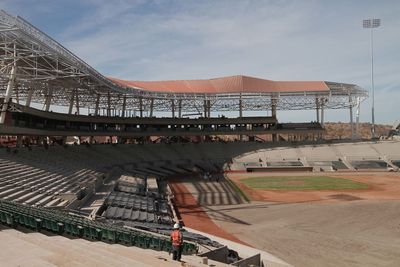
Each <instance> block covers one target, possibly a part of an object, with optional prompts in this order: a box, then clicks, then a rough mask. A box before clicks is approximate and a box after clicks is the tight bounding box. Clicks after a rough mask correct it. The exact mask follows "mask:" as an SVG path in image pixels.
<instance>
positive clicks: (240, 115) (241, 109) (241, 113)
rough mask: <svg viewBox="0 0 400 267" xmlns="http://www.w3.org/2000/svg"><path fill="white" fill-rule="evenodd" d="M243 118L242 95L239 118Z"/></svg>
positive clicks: (240, 97)
mask: <svg viewBox="0 0 400 267" xmlns="http://www.w3.org/2000/svg"><path fill="white" fill-rule="evenodd" d="M241 117H243V103H242V94H240V96H239V118H241Z"/></svg>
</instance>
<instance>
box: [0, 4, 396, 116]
mask: <svg viewBox="0 0 400 267" xmlns="http://www.w3.org/2000/svg"><path fill="white" fill-rule="evenodd" d="M0 8H2V9H4V10H6V11H7V12H9V13H11V14H13V15H20V16H22V17H24V18H25V19H27V20H28V21H30V22H31V23H32V24H33V25H35V26H37V27H38V28H40V29H41V30H42V31H44V32H46V33H47V34H49V35H50V36H51V37H53V38H54V39H56V40H57V41H59V42H60V43H62V44H63V45H64V46H65V47H67V48H68V49H70V50H71V51H72V52H74V53H75V54H76V55H78V56H79V57H80V58H82V59H83V60H85V61H86V62H87V63H89V64H90V65H91V66H93V67H94V68H96V69H97V70H99V71H100V72H101V73H103V74H104V75H106V76H115V77H119V78H123V79H131V80H168V79H202V78H204V79H205V78H213V77H219V76H230V75H237V74H243V75H250V76H256V77H260V78H266V79H272V80H326V81H338V82H347V83H355V84H358V85H360V86H361V87H364V88H365V89H368V90H370V88H371V85H370V84H371V82H370V43H369V31H368V30H366V29H363V28H362V23H361V21H362V20H363V19H365V18H370V17H376V18H380V19H382V27H380V28H378V29H377V30H376V31H375V32H374V37H375V39H374V44H375V51H374V52H375V88H376V90H375V103H376V107H375V109H376V121H377V122H379V123H392V122H393V121H394V120H395V119H398V118H400V112H399V111H400V109H399V103H400V73H399V72H400V16H399V14H400V1H385V0H381V1H367V0H365V1H361V0H359V1H356V0H353V1H351V0H347V1H338V0H336V1H329V0H325V1H322V0H321V1H308V0H305V1H261V0H258V1H246V0H240V1H239V0H238V1H234V0H227V1H222V0H221V1H217V0H215V1H189V0H186V1H183V0H182V1H123V0H121V1H112V0H109V1H101V0H98V1H97V0H78V1H75V0H70V1H57V0H53V1H50V0H31V1H27V0H25V1H24V0H3V1H2V2H0ZM370 110H371V101H370V99H369V100H366V101H365V102H364V103H363V105H362V110H361V121H369V120H370V117H371V113H370ZM314 113H315V112H296V113H293V112H291V113H285V112H281V113H278V116H279V114H281V115H280V116H281V118H279V117H278V118H279V119H281V120H284V121H299V120H300V121H301V120H315V115H314ZM294 114H295V116H296V117H293V116H294ZM348 118H349V115H348V111H338V110H329V111H327V112H326V120H327V121H348Z"/></svg>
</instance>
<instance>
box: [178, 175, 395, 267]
mask: <svg viewBox="0 0 400 267" xmlns="http://www.w3.org/2000/svg"><path fill="white" fill-rule="evenodd" d="M276 175H277V174H273V176H276ZM278 175H287V174H278ZM289 175H297V176H298V175H299V174H289ZM315 175H321V174H315ZM257 176H263V174H259V173H258V174H252V175H248V174H231V175H230V179H231V180H233V181H235V182H236V183H237V184H238V185H239V186H240V187H241V188H242V189H243V190H244V191H245V192H246V193H247V194H248V195H250V196H251V198H252V199H253V202H251V203H249V204H240V205H226V206H221V205H220V206H206V207H198V205H197V207H196V204H194V205H193V207H196V209H197V208H200V209H201V210H202V211H203V212H205V213H206V214H204V213H201V212H200V213H199V212H198V210H197V211H196V210H193V209H191V207H190V206H189V205H186V209H183V215H182V217H183V218H184V219H188V218H190V216H191V218H190V219H189V222H193V223H196V224H197V227H198V228H200V230H203V231H209V230H210V228H211V229H213V231H217V230H216V229H215V224H216V225H218V226H219V227H218V228H219V229H224V232H227V233H228V235H227V237H228V236H229V234H230V235H233V236H235V237H236V238H238V239H239V240H241V241H243V242H245V243H248V244H250V245H252V246H254V247H256V248H259V249H262V250H265V251H267V252H269V253H272V254H273V255H275V256H277V257H279V258H281V259H282V260H284V261H286V262H288V263H290V264H293V265H294V266H400V249H399V248H400V174H398V173H382V172H381V173H342V174H338V176H339V177H343V178H348V179H352V180H354V181H359V182H364V183H367V184H369V185H370V188H369V189H367V190H337V191H333V190H323V191H308V190H307V191H271V190H253V189H250V188H247V187H246V186H245V185H244V184H243V183H241V182H240V180H241V179H243V178H247V177H257ZM329 176H336V175H331V174H329ZM183 190H184V189H183ZM182 192H185V194H183V195H185V198H188V199H190V197H189V196H190V195H191V194H190V192H187V191H182ZM192 201H194V203H196V200H195V199H194V198H193V199H192ZM193 211H195V212H193ZM188 216H189V217H188ZM197 216H200V217H197ZM205 218H207V219H206V220H205ZM209 218H211V219H212V221H213V224H209V221H208V220H209ZM202 225H203V226H202ZM210 225H211V227H210Z"/></svg>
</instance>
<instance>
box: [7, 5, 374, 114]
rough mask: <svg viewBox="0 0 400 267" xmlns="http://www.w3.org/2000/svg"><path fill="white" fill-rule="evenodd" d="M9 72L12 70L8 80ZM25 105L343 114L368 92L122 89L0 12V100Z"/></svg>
mask: <svg viewBox="0 0 400 267" xmlns="http://www.w3.org/2000/svg"><path fill="white" fill-rule="evenodd" d="M13 67H15V68H16V72H15V75H14V76H13V75H12V72H13ZM10 79H14V82H13V87H14V88H13V90H12V94H11V95H10V96H11V97H12V98H13V100H14V101H16V102H19V103H24V101H25V102H26V103H27V105H29V104H30V103H31V102H36V103H42V104H44V106H47V110H48V106H50V104H51V105H58V106H67V107H68V106H69V107H70V111H71V107H72V106H76V107H77V109H78V110H79V107H81V108H88V109H92V110H97V112H98V113H99V114H101V112H100V111H101V110H103V111H107V112H109V113H107V114H108V115H109V114H111V112H110V111H111V110H112V111H113V113H112V114H121V110H124V111H125V112H124V113H123V115H125V114H126V113H127V111H135V112H140V114H141V115H142V113H145V112H147V114H150V115H151V114H153V111H163V112H167V111H168V112H171V110H174V111H175V113H176V114H178V112H179V115H181V114H184V113H197V114H203V112H205V110H207V112H208V114H210V112H212V111H218V112H221V111H239V110H241V111H245V110H246V111H266V110H271V109H274V110H309V109H317V110H318V109H321V108H326V109H343V108H350V109H351V108H352V107H354V106H357V105H359V103H360V102H362V101H363V100H364V99H365V98H366V97H367V96H368V94H367V92H366V91H365V90H364V89H362V88H360V87H358V86H357V85H353V84H344V83H334V82H327V85H328V87H329V88H330V90H329V91H321V92H297V93H290V92H288V93H235V94H198V93H193V94H189V93H158V92H149V91H146V90H142V89H140V88H131V87H129V88H125V87H122V86H120V85H118V84H116V83H114V82H113V81H111V80H109V79H108V78H106V77H105V76H103V75H102V74H100V73H99V72H98V71H96V70H95V69H94V68H92V67H91V66H89V65H88V64H87V63H85V62H84V61H83V60H81V59H80V58H78V57H77V56H75V55H74V54H73V53H71V52H70V51H69V50H67V49H66V48H65V47H63V46H62V45H61V44H59V43H58V42H56V41H55V40H53V39H52V38H50V37H49V36H48V35H46V34H45V33H43V32H42V31H40V30H39V29H37V28H36V27H34V26H33V25H31V24H30V23H29V22H27V21H25V20H24V19H22V18H21V17H18V16H17V17H14V16H11V15H9V14H8V13H6V12H5V11H2V10H1V11H0V96H2V95H3V96H4V95H5V94H6V90H7V85H8V84H9V82H10Z"/></svg>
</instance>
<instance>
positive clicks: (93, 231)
mask: <svg viewBox="0 0 400 267" xmlns="http://www.w3.org/2000/svg"><path fill="white" fill-rule="evenodd" d="M0 222H1V223H2V224H5V225H7V226H10V227H19V226H21V227H26V228H29V229H32V230H35V231H41V230H45V231H50V232H53V233H55V234H59V235H62V234H67V235H72V236H76V237H79V238H85V239H89V240H100V241H105V242H111V243H120V244H125V245H128V246H138V247H142V248H149V249H153V250H163V251H168V252H169V251H171V248H172V244H171V241H170V240H169V238H167V237H165V236H158V235H155V234H151V233H147V232H146V233H145V232H141V231H135V230H132V229H128V228H123V227H119V226H115V225H108V224H104V223H99V222H95V221H91V220H88V219H85V218H81V217H77V216H74V215H70V214H67V213H63V212H60V211H55V210H51V211H50V210H46V209H42V208H34V207H27V206H23V205H20V204H17V203H14V202H10V201H4V200H0ZM196 252H197V246H196V245H195V244H193V243H189V242H185V243H184V246H183V253H185V254H194V253H196Z"/></svg>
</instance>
